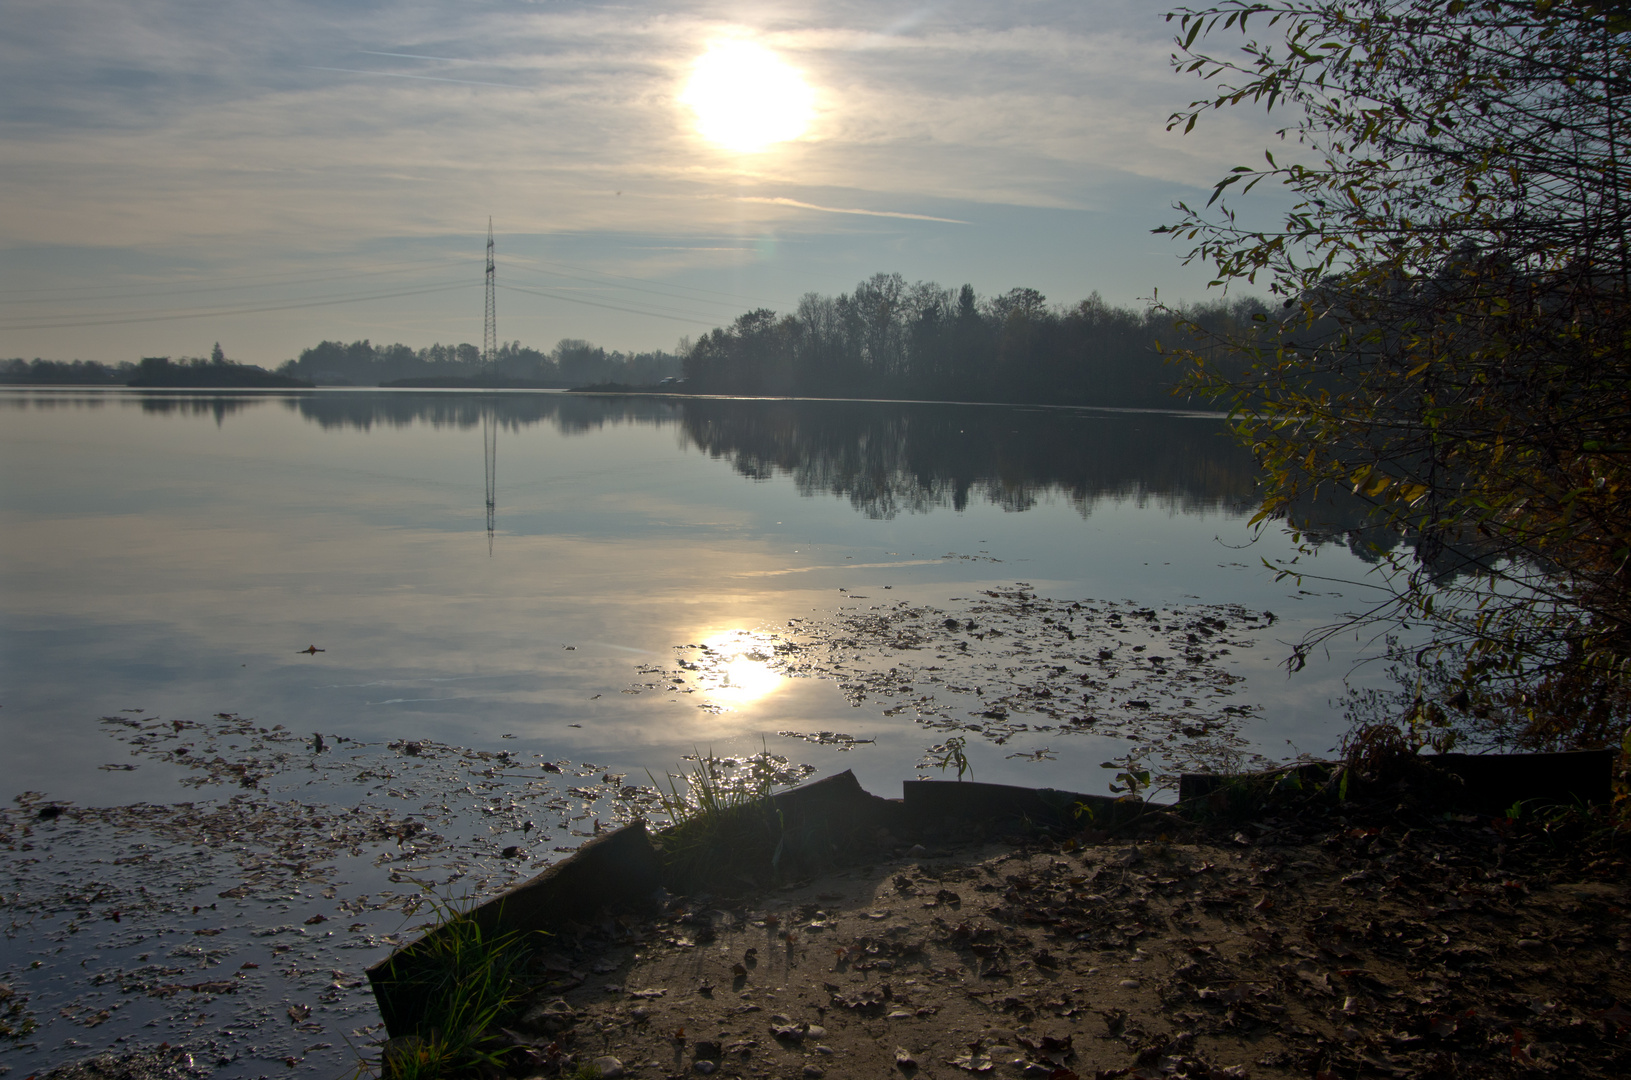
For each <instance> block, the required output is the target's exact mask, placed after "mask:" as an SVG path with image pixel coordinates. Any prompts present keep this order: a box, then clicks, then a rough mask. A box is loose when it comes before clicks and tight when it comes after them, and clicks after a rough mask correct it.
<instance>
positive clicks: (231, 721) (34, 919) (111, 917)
mask: <svg viewBox="0 0 1631 1080" xmlns="http://www.w3.org/2000/svg"><path fill="white" fill-rule="evenodd" d="M104 727H105V729H106V730H107V731H108V733H109V734H110V735H111V736H113V738H115V739H117V740H118V741H119V742H122V743H123V744H124V745H125V746H126V747H127V748H128V750H129V752H130V754H131V756H132V757H133V759H135V760H136V761H140V760H142V759H147V760H163V761H166V762H171V763H174V764H176V765H178V766H180V767H182V768H183V769H184V770H185V774H184V776H183V783H184V784H185V785H186V786H188V787H190V788H193V789H194V790H195V791H196V792H197V793H198V795H197V798H195V799H192V800H190V801H183V802H176V803H135V804H130V805H123V806H76V805H72V804H63V803H61V802H59V801H54V800H50V799H47V798H46V797H45V796H43V795H41V794H39V793H35V792H29V793H26V794H24V795H22V796H19V797H18V798H17V799H16V800H15V801H14V802H13V803H12V804H11V805H9V806H4V807H0V896H3V899H0V903H3V917H4V919H5V933H4V937H3V939H0V983H4V984H5V986H6V994H7V996H6V998H5V999H4V1001H3V1002H0V1009H10V1010H11V1012H10V1013H8V1025H9V1033H10V1037H8V1038H7V1050H6V1054H7V1056H8V1057H11V1058H14V1059H16V1058H21V1059H23V1060H24V1061H26V1062H27V1063H28V1065H29V1067H30V1068H35V1067H36V1066H44V1065H55V1064H59V1063H61V1062H62V1061H65V1060H70V1059H72V1058H75V1057H81V1056H86V1055H90V1054H92V1053H94V1052H97V1051H99V1050H107V1049H112V1048H114V1047H115V1046H119V1045H127V1044H129V1043H130V1042H131V1041H132V1040H134V1041H135V1042H136V1043H138V1044H149V1043H150V1044H155V1045H156V1044H157V1043H159V1042H160V1041H166V1042H168V1043H169V1044H170V1045H171V1046H176V1047H185V1048H186V1049H187V1050H188V1051H190V1052H192V1053H194V1054H195V1057H196V1060H197V1062H198V1064H199V1066H200V1067H201V1068H203V1067H207V1068H211V1069H214V1070H215V1072H216V1075H218V1076H222V1077H231V1076H237V1075H244V1076H258V1075H260V1074H262V1073H264V1072H266V1071H267V1070H268V1068H269V1067H271V1066H273V1065H275V1066H276V1067H278V1068H280V1069H281V1068H287V1067H292V1066H294V1065H299V1066H301V1067H302V1068H314V1069H318V1070H320V1071H323V1072H326V1073H328V1074H332V1075H340V1074H342V1073H346V1072H348V1071H350V1070H351V1069H352V1068H354V1066H355V1064H356V1050H362V1049H365V1048H366V1047H367V1045H368V1044H369V1043H370V1042H371V1041H372V1040H374V1039H375V1038H376V1037H377V1023H378V1014H377V1012H376V1010H375V1007H374V1002H373V998H372V994H371V992H370V990H369V988H368V985H367V980H366V978H365V977H364V975H363V970H364V968H366V967H367V966H368V965H369V964H371V963H372V962H374V961H375V960H377V959H379V958H381V957H382V956H384V955H386V953H388V952H389V951H390V950H391V949H392V948H394V947H395V946H397V945H399V944H401V943H402V942H403V941H405V940H407V939H409V938H411V937H412V936H414V935H415V934H416V933H417V932H418V929H417V927H418V925H419V924H420V923H421V922H422V921H423V920H424V919H425V918H427V917H428V916H430V915H431V914H432V912H431V911H430V910H429V908H428V907H427V906H426V905H427V901H428V900H430V899H432V898H433V893H434V895H439V896H443V897H446V896H457V895H460V894H464V895H479V896H486V895H490V894H491V893H493V892H495V891H497V890H499V889H501V888H503V887H505V886H507V885H509V884H512V883H514V882H515V881H517V880H519V879H521V878H524V877H526V876H529V875H530V874H532V873H534V872H536V870H537V869H538V868H541V867H542V866H544V865H546V864H548V863H549V862H552V861H554V860H556V859H559V858H561V857H563V854H564V853H567V852H570V851H573V850H576V848H577V846H578V845H579V844H580V843H581V842H582V840H583V839H585V838H587V837H590V836H593V835H595V834H596V833H597V832H601V831H604V830H606V829H609V828H615V827H617V826H619V825H622V824H624V823H626V822H628V821H631V820H633V819H634V818H635V817H636V816H639V815H641V814H649V812H650V811H651V809H652V808H653V807H655V806H656V805H657V796H656V793H655V792H654V791H652V790H651V789H649V788H645V787H639V786H633V785H626V784H624V783H623V782H622V781H623V777H621V776H619V775H616V774H613V773H610V772H608V771H606V769H605V767H604V766H601V765H595V764H593V763H589V762H577V763H574V762H566V761H546V760H544V759H543V758H541V757H537V756H533V757H525V756H522V755H517V754H513V753H508V752H491V751H486V750H475V749H468V748H462V747H455V746H449V745H447V744H444V743H440V742H435V741H432V740H400V741H396V742H391V743H363V742H358V741H355V740H351V739H348V738H345V737H343V736H332V735H331V736H327V737H326V738H325V739H324V740H323V741H322V742H319V741H317V740H315V739H313V737H312V736H311V735H309V734H301V733H296V732H293V731H290V730H287V729H286V728H285V727H284V726H283V725H279V724H270V725H268V724H264V723H261V722H258V721H256V720H254V719H251V718H249V717H244V716H240V715H238V714H235V713H218V714H216V715H214V716H211V717H206V718H202V719H192V718H189V719H185V720H166V719H162V718H160V717H154V716H136V717H133V716H131V715H128V714H121V715H116V716H109V717H106V718H104ZM319 745H321V746H323V750H322V751H318V750H316V749H315V747H316V746H319ZM121 764H125V763H121ZM506 850H509V851H510V852H511V857H509V858H506V857H505V852H506ZM517 856H519V857H517ZM12 1013H14V1014H15V1015H11V1014H12ZM353 1046H355V1047H356V1050H354V1049H353Z"/></svg>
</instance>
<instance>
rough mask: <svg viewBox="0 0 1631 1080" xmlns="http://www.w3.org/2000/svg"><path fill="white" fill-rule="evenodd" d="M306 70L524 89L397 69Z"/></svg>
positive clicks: (333, 68)
mask: <svg viewBox="0 0 1631 1080" xmlns="http://www.w3.org/2000/svg"><path fill="white" fill-rule="evenodd" d="M306 70H307V71H343V72H345V73H346V74H348V75H383V76H385V77H386V78H389V79H423V80H425V81H426V82H450V83H460V84H462V85H464V86H497V87H499V88H500V89H503V90H525V89H526V87H525V86H517V85H516V84H515V83H501V82H477V81H475V80H474V79H443V78H440V77H438V76H436V75H404V74H402V73H401V72H397V71H360V70H358V69H357V68H336V67H318V66H317V65H315V64H308V65H306Z"/></svg>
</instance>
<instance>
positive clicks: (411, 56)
mask: <svg viewBox="0 0 1631 1080" xmlns="http://www.w3.org/2000/svg"><path fill="white" fill-rule="evenodd" d="M357 52H358V54H359V55H362V56H395V57H399V58H401V59H403V60H439V61H441V62H442V63H444V64H479V63H482V61H480V60H460V59H459V58H458V57H454V56H420V55H419V54H418V53H408V52H375V51H374V50H372V49H358V50H357Z"/></svg>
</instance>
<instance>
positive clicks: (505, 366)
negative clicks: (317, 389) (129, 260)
mask: <svg viewBox="0 0 1631 1080" xmlns="http://www.w3.org/2000/svg"><path fill="white" fill-rule="evenodd" d="M277 370H278V374H280V375H288V376H291V377H293V378H297V379H308V380H310V381H312V382H314V383H317V384H318V385H320V386H381V385H385V384H388V383H393V382H400V381H403V380H427V381H431V380H443V379H460V380H477V379H482V378H488V379H494V378H496V379H498V380H503V381H508V382H512V383H520V384H526V385H529V386H540V387H561V388H570V387H576V386H591V385H595V384H602V383H621V384H625V385H630V386H644V385H649V384H652V383H657V382H660V381H661V380H663V379H666V378H672V377H675V376H677V375H679V373H680V358H679V357H678V356H676V355H674V354H673V353H668V352H664V351H662V350H660V349H659V350H656V351H653V352H638V353H625V352H619V351H610V352H608V351H607V350H606V349H603V348H601V347H600V346H598V345H594V344H592V343H590V342H588V341H583V340H581V339H579V338H563V339H561V341H559V342H558V343H557V344H556V345H555V347H554V348H553V349H551V350H550V351H548V352H543V351H541V350H539V349H535V348H532V347H531V346H527V345H522V344H521V342H519V341H508V342H504V343H503V344H501V345H500V346H499V347H498V350H497V352H496V353H495V355H494V357H493V360H492V361H491V362H490V363H484V362H483V360H482V355H481V350H480V349H478V348H477V347H476V346H474V345H471V344H469V343H463V344H459V345H442V344H440V343H438V344H435V345H429V346H426V347H424V348H420V349H415V348H413V347H411V346H408V345H402V344H396V345H374V344H372V343H371V342H369V341H368V340H366V339H364V340H362V341H353V342H351V343H350V344H346V343H345V342H341V341H324V342H320V343H318V344H317V345H314V346H312V347H311V348H309V349H305V350H303V351H302V352H301V354H300V356H299V358H298V359H295V360H290V361H288V362H286V363H284V364H283V365H282V366H280V367H279V368H278V369H277Z"/></svg>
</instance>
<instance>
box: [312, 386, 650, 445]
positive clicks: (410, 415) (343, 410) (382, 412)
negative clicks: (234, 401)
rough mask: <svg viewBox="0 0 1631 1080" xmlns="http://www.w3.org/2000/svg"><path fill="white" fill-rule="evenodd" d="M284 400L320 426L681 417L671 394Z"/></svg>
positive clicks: (558, 424) (514, 426)
mask: <svg viewBox="0 0 1631 1080" xmlns="http://www.w3.org/2000/svg"><path fill="white" fill-rule="evenodd" d="M284 404H285V406H286V407H287V408H289V409H291V410H293V411H296V412H298V413H299V414H300V415H301V417H302V418H304V419H306V420H310V421H312V422H313V423H315V424H317V425H318V426H319V427H322V428H325V429H331V428H347V427H350V428H359V429H361V430H364V431H367V430H369V429H370V428H372V427H374V425H376V424H378V425H381V426H384V427H409V426H411V425H413V424H428V425H429V426H431V427H435V428H441V427H451V428H461V429H468V428H475V427H478V426H480V424H481V422H482V418H483V417H489V418H491V419H493V420H496V421H497V422H498V424H499V426H500V427H503V428H508V429H510V430H513V431H519V430H520V429H522V428H526V427H532V426H533V425H535V424H541V423H545V422H546V421H547V422H548V423H551V424H553V425H554V426H555V428H556V429H557V430H559V431H561V432H563V433H564V434H568V435H577V434H582V433H584V432H588V431H596V430H599V429H601V428H604V427H606V426H607V425H612V426H616V425H618V424H654V425H660V424H672V423H676V422H678V420H679V417H680V408H679V405H678V404H677V403H675V402H674V401H673V400H672V399H669V398H655V397H592V396H589V395H585V394H515V393H510V394H504V393H493V394H445V393H444V394H439V393H385V394H371V393H358V394H352V393H326V394H309V395H305V396H301V397H291V398H288V399H286V400H285V402H284Z"/></svg>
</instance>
